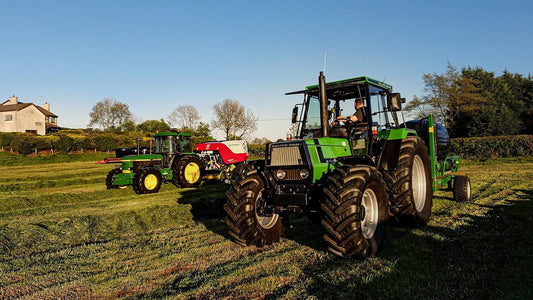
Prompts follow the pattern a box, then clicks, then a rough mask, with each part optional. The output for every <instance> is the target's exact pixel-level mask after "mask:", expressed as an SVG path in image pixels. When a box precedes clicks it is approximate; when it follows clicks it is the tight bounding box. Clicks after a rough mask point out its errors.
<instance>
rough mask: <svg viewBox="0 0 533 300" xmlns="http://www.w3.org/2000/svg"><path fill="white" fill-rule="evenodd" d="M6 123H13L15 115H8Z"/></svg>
mask: <svg viewBox="0 0 533 300" xmlns="http://www.w3.org/2000/svg"><path fill="white" fill-rule="evenodd" d="M5 121H13V115H6V118H5Z"/></svg>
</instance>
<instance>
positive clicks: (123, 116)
mask: <svg viewBox="0 0 533 300" xmlns="http://www.w3.org/2000/svg"><path fill="white" fill-rule="evenodd" d="M89 117H90V118H91V120H90V122H89V127H92V126H94V125H97V126H99V127H100V128H101V129H102V130H110V129H115V128H118V127H119V126H120V125H122V124H123V123H124V122H126V120H128V119H130V118H131V112H130V109H129V107H128V105H127V104H125V103H121V102H118V101H117V100H115V99H112V98H104V100H102V101H99V102H97V103H96V104H95V105H94V106H93V108H92V111H91V113H89Z"/></svg>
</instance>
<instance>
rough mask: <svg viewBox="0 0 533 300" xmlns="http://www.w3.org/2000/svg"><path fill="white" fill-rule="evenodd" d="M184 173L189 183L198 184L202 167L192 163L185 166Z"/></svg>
mask: <svg viewBox="0 0 533 300" xmlns="http://www.w3.org/2000/svg"><path fill="white" fill-rule="evenodd" d="M184 173H185V174H184V176H185V180H187V182H188V183H196V182H197V181H198V180H199V179H200V166H198V164H197V163H195V162H190V163H188V164H187V165H186V166H185V172H184Z"/></svg>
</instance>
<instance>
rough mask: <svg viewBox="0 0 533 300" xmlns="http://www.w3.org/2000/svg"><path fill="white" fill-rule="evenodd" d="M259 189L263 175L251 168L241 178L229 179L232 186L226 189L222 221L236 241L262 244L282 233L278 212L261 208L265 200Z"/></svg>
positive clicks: (277, 238)
mask: <svg viewBox="0 0 533 300" xmlns="http://www.w3.org/2000/svg"><path fill="white" fill-rule="evenodd" d="M263 189H264V183H263V179H262V178H261V177H260V176H259V174H257V171H255V170H253V171H250V172H249V173H248V176H246V177H245V178H244V179H243V180H242V181H240V182H236V181H232V187H231V189H230V190H229V191H228V192H227V193H226V196H227V198H228V201H227V202H226V204H224V211H225V212H226V218H225V221H226V224H227V225H228V227H229V234H230V235H231V236H232V237H233V238H234V240H235V242H236V243H238V244H240V245H243V246H249V245H255V246H258V247H262V246H264V245H270V244H272V243H274V242H278V241H279V239H280V237H281V236H282V235H283V224H282V222H281V219H282V218H281V216H280V215H278V214H266V213H264V211H262V208H263V207H264V204H265V202H264V200H263V198H262V193H263Z"/></svg>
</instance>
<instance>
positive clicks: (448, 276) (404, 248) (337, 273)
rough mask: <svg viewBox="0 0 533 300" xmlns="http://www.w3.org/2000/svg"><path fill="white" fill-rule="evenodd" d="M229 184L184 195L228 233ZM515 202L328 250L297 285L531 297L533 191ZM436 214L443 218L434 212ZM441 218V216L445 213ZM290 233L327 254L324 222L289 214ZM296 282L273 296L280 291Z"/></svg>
mask: <svg viewBox="0 0 533 300" xmlns="http://www.w3.org/2000/svg"><path fill="white" fill-rule="evenodd" d="M228 189H229V185H224V184H210V185H205V186H202V187H200V188H198V189H191V190H187V191H184V192H183V193H182V195H183V196H182V198H180V200H179V203H182V204H190V205H191V206H192V208H191V212H192V214H193V216H194V219H195V220H196V221H197V222H201V223H202V224H204V225H205V226H206V228H207V229H209V230H211V231H213V232H215V233H217V234H220V235H221V236H223V237H224V238H226V239H231V238H230V237H229V235H228V233H227V232H228V229H227V227H226V225H225V223H224V215H225V213H224V210H223V205H224V203H225V201H226V196H225V192H226V191H227V190H228ZM514 195H516V198H517V200H514V201H508V204H507V205H499V206H491V207H490V208H491V210H490V211H489V212H488V213H487V214H486V215H485V216H481V217H479V216H471V215H465V216H467V217H468V220H469V221H468V222H469V225H465V226H460V227H457V228H455V229H451V228H449V227H439V226H425V227H422V228H414V229H413V228H409V227H400V226H388V227H387V229H386V236H385V240H384V245H383V246H384V247H383V250H381V251H380V252H379V253H378V256H377V257H375V258H371V259H362V260H360V259H342V258H338V257H335V256H334V255H327V256H326V257H325V258H324V259H323V260H322V261H319V262H317V263H315V264H313V265H311V266H308V267H306V268H305V269H304V273H305V280H304V281H303V282H301V283H300V287H299V288H300V289H302V290H303V292H304V293H305V294H306V296H316V297H317V298H319V299H322V298H326V299H332V298H338V299H344V298H360V297H361V298H410V299H411V298H412V299H421V298H422V299H427V298H437V299H442V298H452V297H453V298H489V299H501V298H516V299H531V298H533V288H532V287H533V277H531V276H530V274H529V272H530V271H531V270H533V260H532V256H531V254H530V249H532V248H533V247H532V246H533V243H532V242H533V238H532V237H533V228H532V227H533V225H532V224H533V201H532V200H533V190H516V191H514ZM436 217H438V216H436ZM441 217H444V216H441ZM291 225H292V226H291V227H292V228H288V229H286V231H285V238H287V239H290V240H293V241H295V242H297V243H299V244H301V245H306V246H309V247H311V248H313V249H315V250H318V251H322V252H326V251H327V250H326V245H325V243H324V242H323V240H322V235H323V229H322V228H321V226H320V224H317V223H314V222H312V221H310V220H308V219H307V218H291ZM294 288H295V287H294V286H285V287H282V288H281V289H277V290H275V291H273V292H272V294H270V297H273V298H276V297H282V296H283V295H285V294H287V293H288V292H289V291H291V290H293V289H294Z"/></svg>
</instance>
